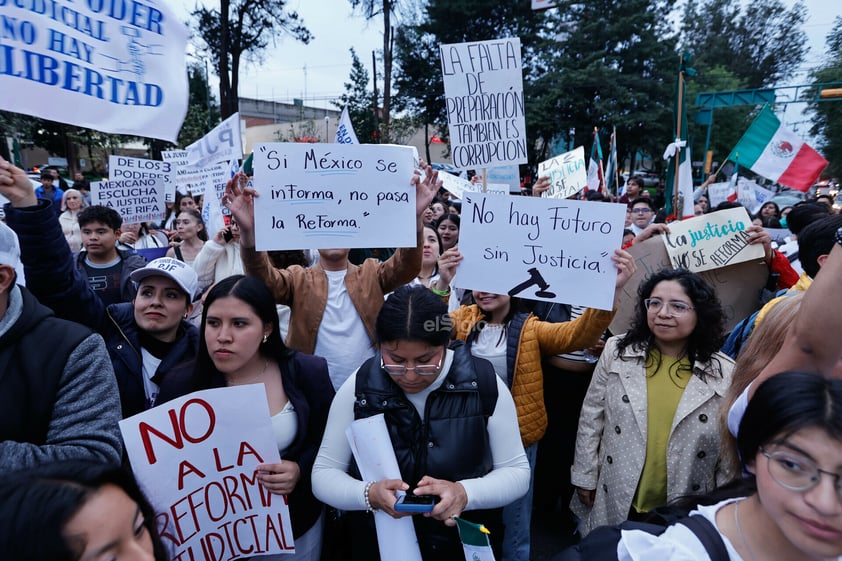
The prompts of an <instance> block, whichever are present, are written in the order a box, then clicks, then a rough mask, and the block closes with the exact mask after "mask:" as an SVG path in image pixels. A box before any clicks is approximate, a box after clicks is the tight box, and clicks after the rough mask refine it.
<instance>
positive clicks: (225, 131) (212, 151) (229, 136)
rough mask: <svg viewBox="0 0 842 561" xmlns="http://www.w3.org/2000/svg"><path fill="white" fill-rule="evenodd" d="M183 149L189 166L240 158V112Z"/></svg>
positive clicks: (241, 138)
mask: <svg viewBox="0 0 842 561" xmlns="http://www.w3.org/2000/svg"><path fill="white" fill-rule="evenodd" d="M185 150H187V162H188V165H189V166H191V167H197V168H201V167H205V166H207V165H208V164H215V163H217V162H227V161H229V160H241V159H242V158H243V137H242V134H240V114H239V113H234V114H233V115H231V116H230V117H228V118H227V119H225V120H224V121H222V122H221V123H219V124H218V125H217V126H216V127H214V129H213V130H212V131H210V132H209V133H208V134H206V135H205V136H203V137H202V138H200V139H199V140H197V141H196V142H194V143H193V144H191V145H190V146H188V147H187V148H186V149H185ZM200 192H201V191H200Z"/></svg>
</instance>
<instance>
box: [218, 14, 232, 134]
mask: <svg viewBox="0 0 842 561" xmlns="http://www.w3.org/2000/svg"><path fill="white" fill-rule="evenodd" d="M230 11H231V0H220V3H219V24H220V52H219V67H218V69H217V70H218V72H217V73H218V74H219V110H220V112H221V113H222V120H223V121H224V120H225V119H227V118H228V117H230V116H231V115H232V114H233V113H234V111H232V110H231V96H232V94H233V92H232V91H231V75H230V73H229V68H228V53H229V52H230V50H231V48H230V45H231V35H230V33H229V31H230V30H229V27H228V25H229V20H230V18H231V13H230ZM235 103H236V100H235Z"/></svg>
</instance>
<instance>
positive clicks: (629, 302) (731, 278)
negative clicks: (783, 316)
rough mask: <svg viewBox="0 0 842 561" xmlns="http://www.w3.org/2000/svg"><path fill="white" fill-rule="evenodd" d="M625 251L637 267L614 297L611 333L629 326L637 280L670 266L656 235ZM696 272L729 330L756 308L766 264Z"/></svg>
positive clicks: (621, 331) (765, 278)
mask: <svg viewBox="0 0 842 561" xmlns="http://www.w3.org/2000/svg"><path fill="white" fill-rule="evenodd" d="M670 228H672V224H670ZM628 252H629V253H630V254H631V255H632V257H634V260H635V264H636V265H637V269H636V270H635V273H634V274H633V275H632V277H631V278H630V279H629V281H628V282H627V283H626V284H625V285H624V286H623V288H622V289H621V290H622V293H621V294H620V297H619V298H618V299H617V301H618V309H617V313H616V314H615V315H614V319H613V320H612V322H611V325H609V326H608V329H609V330H610V331H611V333H613V334H614V335H619V334H620V333H625V332H626V331H628V330H629V328H630V327H631V322H632V318H633V317H634V311H635V310H634V307H635V306H636V305H637V288H638V286H639V285H640V283H641V282H643V281H644V280H645V279H647V278H649V277H650V276H651V275H653V274H654V273H657V272H658V271H660V270H661V269H667V268H670V267H671V264H670V260H669V256H668V255H667V250H666V247H665V246H664V242H663V241H662V240H660V239H659V238H658V236H655V237H654V238H650V239H648V240H645V241H642V242H635V243H634V245H632V246H631V247H630V248H629V249H628ZM699 276H701V277H702V278H703V279H705V281H706V282H707V283H708V284H710V285H711V286H712V287H713V289H714V290H715V291H716V295H717V296H718V297H719V301H720V302H721V303H722V309H723V311H724V312H725V330H726V331H730V330H731V329H732V328H733V327H734V325H736V323H737V322H738V321H740V320H741V319H743V318H744V317H746V316H748V315H749V314H751V313H752V312H754V310H755V309H756V307H757V302H758V298H759V296H760V291H761V290H762V289H763V287H764V286H766V280H767V279H768V278H769V268H768V267H767V266H766V263H765V262H763V261H760V262H758V261H750V262H746V263H737V264H736V265H729V266H727V267H723V268H721V269H711V270H709V271H704V272H701V273H699Z"/></svg>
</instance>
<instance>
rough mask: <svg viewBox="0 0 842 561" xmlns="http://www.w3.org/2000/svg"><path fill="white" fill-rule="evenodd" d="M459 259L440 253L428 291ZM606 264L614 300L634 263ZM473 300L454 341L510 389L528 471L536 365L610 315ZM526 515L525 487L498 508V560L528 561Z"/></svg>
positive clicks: (541, 412)
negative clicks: (556, 316) (540, 311)
mask: <svg viewBox="0 0 842 561" xmlns="http://www.w3.org/2000/svg"><path fill="white" fill-rule="evenodd" d="M461 260H462V256H461V254H459V253H458V252H457V253H456V254H452V253H451V254H446V255H445V256H444V258H443V259H442V262H441V263H440V266H439V270H440V278H439V280H438V281H437V285H436V286H433V288H441V287H442V286H443V287H447V286H449V284H450V281H451V279H452V278H453V275H454V273H455V271H456V268H457V267H458V266H459V263H460V261H461ZM612 260H613V262H614V265H615V267H616V270H617V274H616V279H617V280H616V288H617V289H618V290H616V292H615V294H616V295H617V296H619V295H620V294H621V291H620V290H619V289H620V288H622V287H623V286H624V285H625V283H626V281H628V280H629V278H630V277H631V276H632V274H634V271H635V264H634V259H633V258H632V256H631V255H629V254H628V253H627V252H625V251H622V250H616V251H615V254H614V256H613V257H612ZM438 285H441V286H438ZM473 295H474V301H475V302H476V304H475V305H471V306H462V307H461V308H459V309H457V310H456V311H454V312H451V314H450V317H451V318H452V320H453V326H454V338H455V339H459V340H462V341H465V342H466V347H467V348H468V349H469V350H470V352H471V354H472V355H473V356H476V357H480V358H484V359H486V360H489V361H490V362H491V364H492V365H494V371H495V372H496V373H497V375H498V376H499V377H500V378H501V379H502V380H504V381H505V383H506V385H507V386H508V387H509V388H510V389H511V391H512V396H513V397H514V400H515V406H516V407H517V417H518V425H519V426H520V434H521V438H522V440H523V445H524V447H525V448H526V454H527V457H528V458H529V461H530V464H531V466H532V467H533V468H534V465H535V457H536V454H537V449H538V444H537V443H538V441H539V440H541V437H542V436H544V431H546V428H547V412H546V409H545V407H544V393H543V383H542V377H543V371H542V369H541V360H542V359H543V358H544V357H545V356H552V355H557V354H560V353H567V352H570V351H576V350H580V349H583V348H586V347H589V346H591V345H593V344H594V343H596V342H597V341H598V340H599V338H600V336H601V335H602V333H603V332H604V331H605V329H606V328H607V327H608V325H609V324H610V323H611V319H612V318H613V317H614V312H613V311H603V310H595V309H588V310H587V311H585V313H584V314H583V315H582V316H581V317H579V318H578V319H576V320H574V321H569V322H564V323H550V322H543V321H539V320H538V318H536V317H535V316H533V315H532V314H526V313H520V311H519V307H518V306H519V301H518V299H517V298H512V297H510V296H508V295H503V294H492V293H490V292H481V291H477V290H475V291H474V293H473ZM615 298H616V297H615ZM531 511H532V495H531V485H530V492H528V493H527V494H526V496H525V497H523V498H522V499H520V500H518V501H515V502H514V503H512V504H511V505H508V506H507V507H505V508H504V509H503V520H504V522H505V524H506V534H505V537H504V542H503V559H504V560H507V561H509V560H511V561H529V549H530V547H529V521H530V517H531Z"/></svg>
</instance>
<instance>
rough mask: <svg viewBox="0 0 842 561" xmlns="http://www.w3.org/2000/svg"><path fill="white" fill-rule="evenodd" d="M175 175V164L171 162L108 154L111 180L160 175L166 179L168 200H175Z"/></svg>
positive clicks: (109, 178)
mask: <svg viewBox="0 0 842 561" xmlns="http://www.w3.org/2000/svg"><path fill="white" fill-rule="evenodd" d="M174 175H175V174H174V170H173V165H172V164H171V163H169V162H159V161H158V160H146V159H144V158H129V157H126V156H108V180H109V182H115V181H132V180H135V179H147V178H150V177H160V178H161V179H162V180H163V181H164V193H165V194H166V197H167V199H166V200H167V201H174V200H175V181H174V180H173V176H174Z"/></svg>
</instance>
